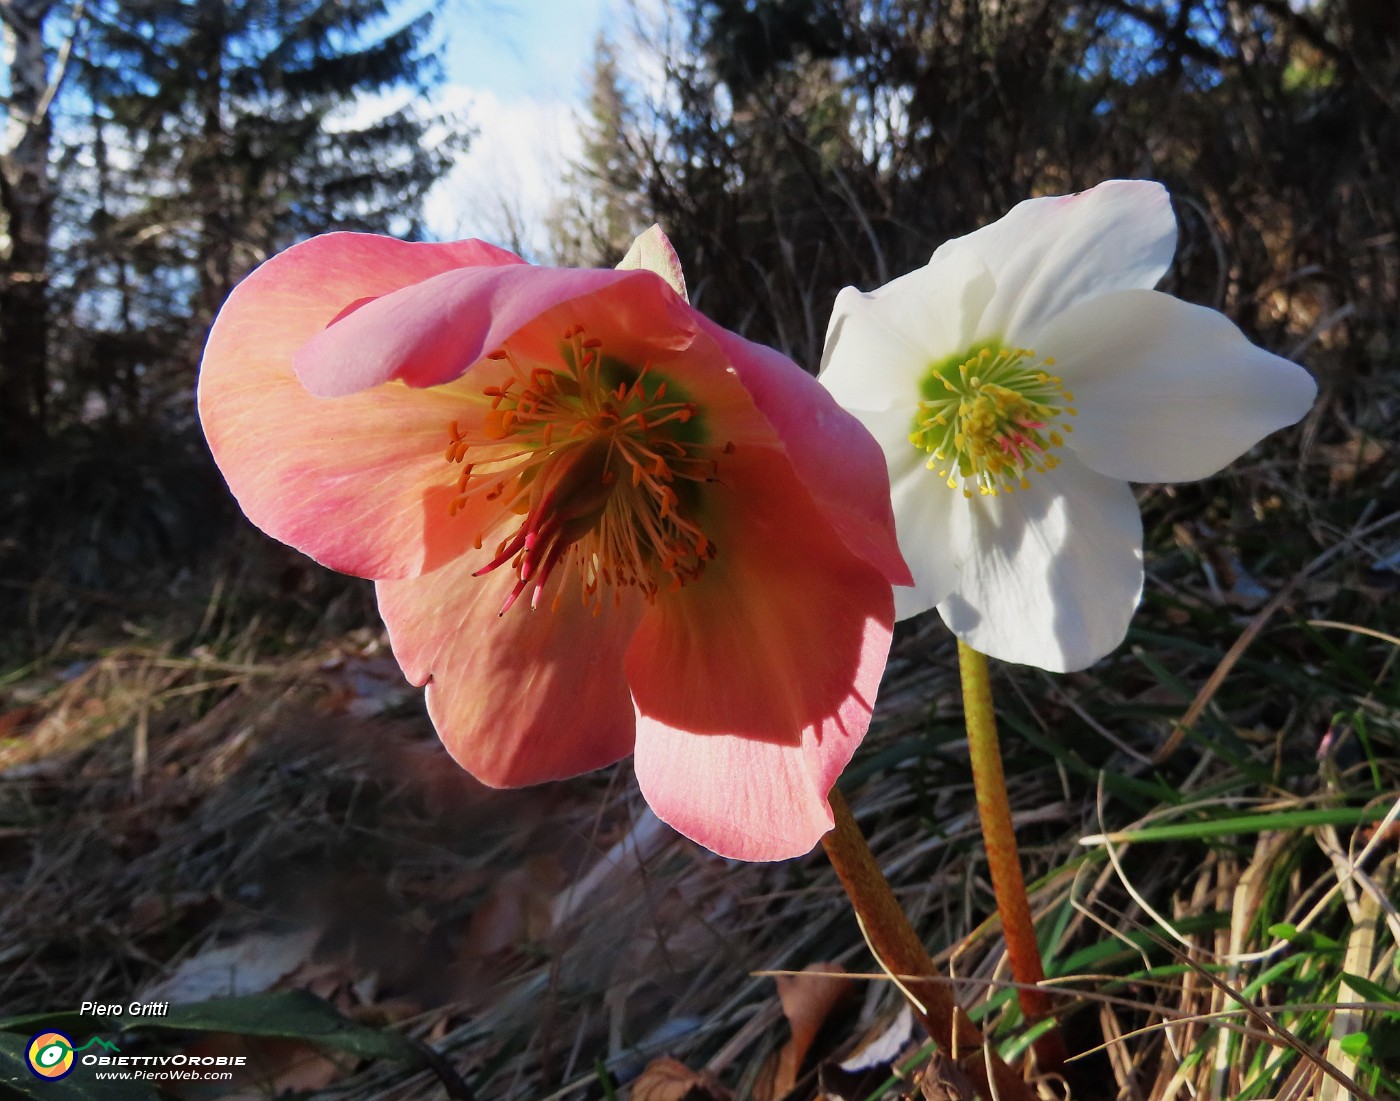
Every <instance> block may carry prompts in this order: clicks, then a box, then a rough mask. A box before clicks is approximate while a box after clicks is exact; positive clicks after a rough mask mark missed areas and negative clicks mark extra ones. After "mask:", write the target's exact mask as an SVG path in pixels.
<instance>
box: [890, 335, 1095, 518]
mask: <svg viewBox="0 0 1400 1101" xmlns="http://www.w3.org/2000/svg"><path fill="white" fill-rule="evenodd" d="M1054 364H1055V361H1054V360H1053V359H1050V358H1046V359H1044V360H1039V361H1038V360H1037V359H1036V356H1035V352H1034V351H1032V350H1031V349H1029V348H1003V347H1002V346H1001V345H1000V344H998V343H992V344H987V345H984V346H983V347H981V348H978V349H975V350H974V351H972V352H971V353H970V354H967V355H964V356H957V357H953V358H952V359H950V360H947V361H945V362H943V363H940V364H935V365H934V366H932V367H931V368H930V369H929V372H928V374H927V375H926V376H925V377H924V383H923V391H924V398H925V400H923V401H920V402H919V406H918V412H917V413H916V414H915V417H914V431H913V432H911V433H910V434H909V442H910V443H912V444H913V445H914V446H915V447H917V448H919V449H920V450H922V451H926V452H928V453H929V455H930V456H931V457H930V458H929V460H928V462H927V463H926V464H925V465H926V466H927V467H928V469H929V470H935V471H937V472H938V476H939V477H940V478H942V479H944V481H945V482H946V483H947V485H948V488H949V489H959V488H961V489H962V492H963V496H964V497H971V496H973V493H974V491H975V492H976V493H978V494H980V495H982V496H989V497H995V496H996V495H997V494H998V493H999V492H1002V491H1005V492H1007V493H1014V492H1015V491H1016V490H1017V489H1023V490H1024V489H1029V488H1030V476H1031V474H1032V473H1036V472H1038V473H1042V474H1043V473H1045V472H1047V471H1050V470H1053V469H1054V468H1055V467H1056V466H1058V465H1059V460H1058V459H1057V458H1056V457H1055V455H1054V454H1053V451H1054V449H1055V448H1058V447H1060V446H1062V445H1063V442H1064V437H1063V436H1062V435H1061V433H1062V432H1066V433H1067V432H1072V431H1073V428H1072V427H1071V426H1070V425H1069V424H1068V423H1067V422H1065V421H1062V420H1060V419H1059V418H1061V417H1074V416H1077V415H1078V410H1077V409H1074V408H1073V407H1072V406H1070V405H1069V404H1068V403H1069V402H1071V401H1073V400H1074V395H1073V394H1071V393H1069V391H1067V390H1066V389H1065V388H1064V380H1063V379H1061V378H1060V377H1059V376H1058V375H1054V374H1051V373H1050V372H1049V370H1047V368H1050V367H1053V366H1054Z"/></svg>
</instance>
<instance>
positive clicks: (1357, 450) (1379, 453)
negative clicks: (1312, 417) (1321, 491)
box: [1317, 433, 1386, 491]
mask: <svg viewBox="0 0 1400 1101" xmlns="http://www.w3.org/2000/svg"><path fill="white" fill-rule="evenodd" d="M1317 452H1318V455H1319V456H1320V457H1321V458H1322V460H1323V461H1324V462H1325V463H1326V464H1327V478H1328V481H1329V482H1330V483H1331V487H1332V489H1333V491H1336V490H1339V489H1346V488H1347V487H1348V486H1349V485H1351V483H1352V482H1354V481H1356V476H1357V475H1358V474H1360V473H1361V472H1362V471H1363V470H1366V469H1367V468H1369V467H1372V466H1375V465H1376V463H1378V462H1380V461H1381V460H1382V459H1384V458H1385V455H1386V450H1385V445H1384V444H1383V443H1381V442H1380V441H1379V440H1376V439H1372V438H1370V437H1368V436H1365V435H1362V434H1361V433H1357V434H1356V435H1355V436H1353V437H1352V438H1351V439H1349V440H1347V441H1345V442H1344V443H1333V444H1323V445H1322V446H1321V447H1319V448H1318V449H1317Z"/></svg>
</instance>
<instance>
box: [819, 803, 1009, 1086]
mask: <svg viewBox="0 0 1400 1101" xmlns="http://www.w3.org/2000/svg"><path fill="white" fill-rule="evenodd" d="M831 809H832V811H833V813H834V814H835V816H836V827H835V829H833V830H832V831H831V832H830V833H828V834H827V835H826V836H825V837H823V838H822V846H823V847H824V848H825V849H826V855H827V857H828V858H829V859H830V860H831V866H832V867H833V868H835V869H836V874H837V876H838V877H839V878H840V880H841V886H843V887H844V888H845V889H846V895H847V896H848V897H849V898H850V900H851V905H852V906H853V907H854V908H855V912H856V914H857V916H858V917H859V918H860V923H861V926H862V928H863V929H864V931H865V936H866V940H867V941H868V942H869V944H870V950H871V951H872V952H873V953H874V954H875V956H876V958H877V960H878V962H879V963H880V965H881V966H882V967H883V968H884V969H885V970H886V971H888V972H889V973H890V974H891V975H892V976H894V977H895V978H896V979H897V980H898V982H899V985H900V987H901V989H903V990H904V992H905V994H906V995H908V996H909V998H910V999H911V1004H912V1008H913V1010H914V1013H915V1015H916V1016H918V1018H919V1021H920V1023H922V1024H923V1026H924V1029H925V1030H926V1031H927V1032H928V1034H929V1038H930V1039H932V1040H933V1041H934V1043H936V1044H937V1045H938V1048H939V1050H940V1051H942V1052H943V1053H944V1054H945V1055H946V1056H947V1057H948V1058H949V1060H951V1061H952V1062H953V1063H955V1064H956V1065H957V1067H958V1068H959V1069H960V1070H961V1071H962V1072H963V1074H965V1075H966V1076H967V1078H968V1079H969V1080H970V1081H971V1082H972V1085H973V1088H974V1089H975V1090H976V1091H977V1094H978V1096H980V1097H983V1098H987V1099H988V1101H990V1099H992V1098H998V1099H1000V1101H1033V1099H1032V1095H1031V1093H1030V1090H1029V1089H1028V1088H1027V1086H1026V1084H1025V1082H1024V1081H1023V1080H1022V1079H1021V1076H1020V1075H1019V1074H1017V1073H1016V1072H1015V1071H1013V1070H1012V1069H1011V1068H1010V1067H1008V1066H1007V1065H1006V1063H1005V1062H1003V1061H1002V1059H1001V1057H1000V1056H999V1055H998V1054H997V1053H996V1050H995V1049H994V1048H992V1047H991V1046H990V1045H989V1044H988V1043H987V1041H986V1040H985V1039H983V1036H982V1033H981V1031H980V1030H979V1029H978V1027H977V1026H976V1025H975V1024H973V1023H972V1021H971V1020H970V1019H969V1018H968V1016H967V1014H966V1013H964V1012H963V1011H962V1010H961V1009H960V1008H959V1007H958V1005H957V1003H956V1002H955V1001H954V1000H953V995H952V994H951V993H950V992H949V990H948V987H947V985H946V984H945V983H944V982H943V981H942V976H941V975H939V973H938V970H937V968H936V967H934V964H933V961H932V960H931V959H929V955H928V950H927V949H926V948H925V947H924V944H923V941H921V940H920V939H919V936H918V934H917V933H915V932H914V929H913V927H912V926H911V925H910V924H909V919H908V918H906V917H905V916H904V911H903V909H901V908H900V905H899V901H898V900H897V899H896V898H895V897H894V891H892V890H891V889H890V885H889V881H888V880H886V879H885V876H884V873H883V872H881V871H880V866H879V865H878V864H877V863H876V862H875V855H874V854H873V853H872V852H871V851H870V846H869V845H868V844H866V841H865V835H864V834H862V833H861V832H860V827H859V826H858V825H856V820H855V818H854V816H852V814H851V808H850V807H849V806H847V805H846V800H845V799H844V798H842V796H841V793H840V792H839V791H837V790H836V789H834V788H833V789H832V791H831Z"/></svg>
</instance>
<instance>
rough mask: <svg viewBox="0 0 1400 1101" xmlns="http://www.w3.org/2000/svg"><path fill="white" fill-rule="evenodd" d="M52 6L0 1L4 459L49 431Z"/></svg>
mask: <svg viewBox="0 0 1400 1101" xmlns="http://www.w3.org/2000/svg"><path fill="white" fill-rule="evenodd" d="M52 8H53V0H0V21H3V24H4V35H5V46H6V50H5V52H6V54H7V60H8V62H9V71H10V108H9V126H8V132H7V134H6V136H5V146H4V152H3V154H2V155H0V219H3V223H0V256H3V259H4V261H5V262H4V264H3V267H0V454H6V455H14V454H18V453H20V452H23V451H24V450H26V449H28V448H30V447H32V446H33V445H34V444H36V443H38V442H39V441H41V440H42V439H43V437H44V429H45V424H44V421H45V406H46V404H47V398H48V343H49V318H48V278H49V230H50V227H51V224H52V221H53V193H52V190H51V186H50V181H49V146H50V143H51V140H52V136H53V128H52V125H51V123H50V121H49V112H48V102H47V101H48V100H49V99H50V98H51V96H50V93H49V65H48V54H47V51H46V50H45V48H44V37H43V28H44V20H45V19H46V18H47V17H48V15H49V12H50V11H51V10H52ZM6 238H8V239H6Z"/></svg>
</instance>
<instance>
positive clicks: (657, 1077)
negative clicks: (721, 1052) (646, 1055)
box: [632, 1056, 734, 1101]
mask: <svg viewBox="0 0 1400 1101" xmlns="http://www.w3.org/2000/svg"><path fill="white" fill-rule="evenodd" d="M733 1096H734V1095H733V1094H732V1093H730V1092H729V1091H728V1090H727V1089H725V1088H724V1087H723V1086H721V1085H720V1084H719V1082H718V1081H716V1080H715V1076H714V1075H713V1074H710V1073H709V1072H708V1071H699V1072H696V1071H693V1070H691V1069H690V1068H689V1067H688V1066H686V1065H685V1064H684V1063H682V1062H681V1061H680V1060H678V1059H672V1058H670V1057H669V1056H666V1057H662V1058H660V1059H653V1060H652V1061H651V1062H650V1063H648V1064H647V1067H646V1069H645V1070H644V1071H642V1073H641V1074H640V1075H639V1076H638V1077H637V1080H636V1081H635V1082H634V1083H632V1101H730V1099H731V1098H732V1097H733Z"/></svg>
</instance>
